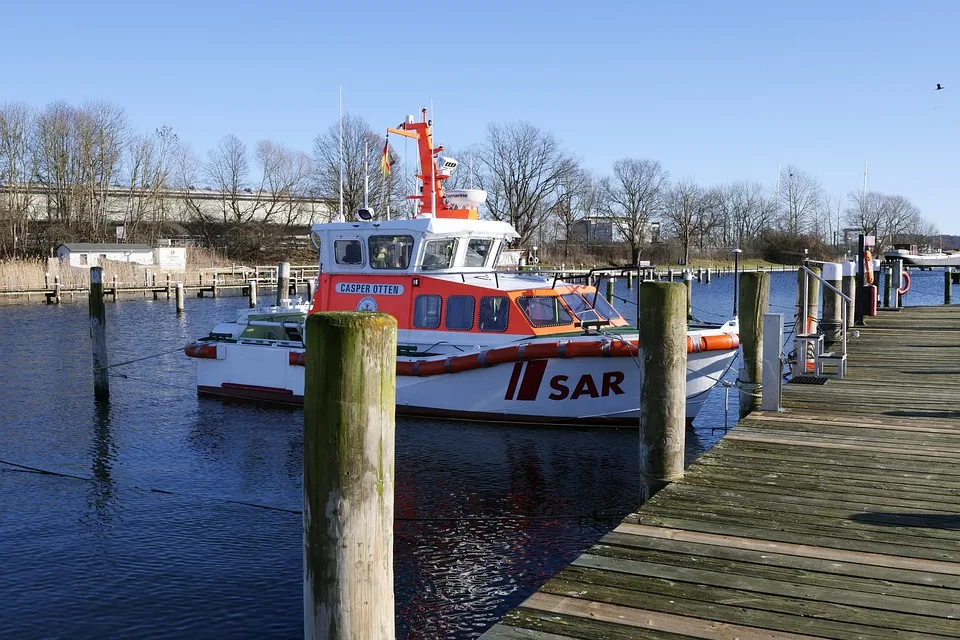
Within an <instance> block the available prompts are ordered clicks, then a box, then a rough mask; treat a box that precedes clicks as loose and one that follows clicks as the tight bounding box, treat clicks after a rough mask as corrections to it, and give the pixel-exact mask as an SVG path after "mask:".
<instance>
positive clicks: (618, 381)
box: [197, 343, 737, 426]
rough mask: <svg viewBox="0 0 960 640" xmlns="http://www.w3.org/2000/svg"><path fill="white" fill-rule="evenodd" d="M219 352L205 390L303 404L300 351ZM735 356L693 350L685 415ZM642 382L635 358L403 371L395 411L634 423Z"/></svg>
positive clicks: (201, 373)
mask: <svg viewBox="0 0 960 640" xmlns="http://www.w3.org/2000/svg"><path fill="white" fill-rule="evenodd" d="M216 353H217V356H216V357H215V358H213V357H207V358H200V359H198V360H197V390H198V392H199V393H200V394H202V395H209V396H219V397H224V398H238V399H246V400H256V401H264V402H275V403H280V404H288V405H296V404H302V402H303V391H304V367H303V366H302V360H303V359H302V355H300V354H301V353H302V349H299V350H298V349H294V348H287V347H280V346H267V345H251V344H240V343H226V344H219V345H217V347H216ZM736 353H737V352H736V349H727V350H714V351H703V352H698V353H690V354H688V359H687V369H688V373H687V404H686V415H687V418H688V419H691V420H692V419H693V418H694V417H696V415H697V413H699V411H700V409H701V407H702V406H703V403H704V401H705V400H706V398H707V395H708V393H709V391H710V389H712V388H713V387H714V386H715V385H716V384H717V382H718V381H719V380H720V378H721V377H722V376H723V374H724V373H725V372H726V371H727V369H728V368H729V366H730V364H731V363H732V361H733V359H734V358H735V357H736ZM291 354H292V355H291ZM640 383H641V380H640V369H639V366H638V364H637V360H636V359H635V357H633V356H622V357H572V358H540V359H530V360H520V361H516V362H504V363H502V364H497V365H495V366H488V367H482V368H474V369H471V370H466V371H460V372H450V373H443V374H440V375H427V376H420V375H398V376H397V412H398V413H400V414H405V415H420V416H435V417H443V418H457V419H466V420H479V421H484V422H521V423H544V424H559V425H606V426H624V425H636V424H637V421H638V420H639V415H640V410H639V398H640Z"/></svg>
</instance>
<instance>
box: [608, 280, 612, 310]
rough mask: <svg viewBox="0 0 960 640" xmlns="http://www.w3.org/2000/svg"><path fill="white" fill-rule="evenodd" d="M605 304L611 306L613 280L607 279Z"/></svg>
mask: <svg viewBox="0 0 960 640" xmlns="http://www.w3.org/2000/svg"><path fill="white" fill-rule="evenodd" d="M607 302H609V303H610V304H613V278H612V277H611V278H607Z"/></svg>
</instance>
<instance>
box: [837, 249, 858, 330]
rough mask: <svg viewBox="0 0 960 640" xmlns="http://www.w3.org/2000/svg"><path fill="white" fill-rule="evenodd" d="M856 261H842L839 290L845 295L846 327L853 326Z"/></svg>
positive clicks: (850, 327)
mask: <svg viewBox="0 0 960 640" xmlns="http://www.w3.org/2000/svg"><path fill="white" fill-rule="evenodd" d="M856 269H857V263H856V262H853V261H849V262H844V263H843V286H842V287H841V288H840V290H841V291H842V292H843V295H845V296H847V298H848V300H847V328H848V329H852V328H853V312H854V308H855V306H854V305H856V303H857V296H856V287H857V278H856Z"/></svg>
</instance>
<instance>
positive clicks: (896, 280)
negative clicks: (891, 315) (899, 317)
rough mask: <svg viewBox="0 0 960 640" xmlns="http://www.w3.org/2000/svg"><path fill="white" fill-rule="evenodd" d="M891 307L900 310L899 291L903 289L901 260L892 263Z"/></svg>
mask: <svg viewBox="0 0 960 640" xmlns="http://www.w3.org/2000/svg"><path fill="white" fill-rule="evenodd" d="M893 288H894V289H895V291H894V292H893V307H894V308H895V309H899V308H900V291H899V290H900V289H902V288H903V260H894V261H893Z"/></svg>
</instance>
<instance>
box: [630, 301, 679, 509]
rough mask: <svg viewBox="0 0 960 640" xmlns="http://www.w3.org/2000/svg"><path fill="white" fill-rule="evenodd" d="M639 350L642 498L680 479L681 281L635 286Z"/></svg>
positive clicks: (641, 499) (645, 498) (644, 498)
mask: <svg viewBox="0 0 960 640" xmlns="http://www.w3.org/2000/svg"><path fill="white" fill-rule="evenodd" d="M637 298H638V301H637V304H638V307H639V314H638V316H639V317H638V321H637V324H638V333H639V335H638V338H639V344H640V353H639V354H638V362H639V363H640V369H641V375H640V380H641V383H640V484H641V486H640V501H641V503H644V502H646V501H647V500H648V499H649V498H650V497H651V496H652V495H653V494H655V493H656V492H657V491H659V490H660V489H662V488H663V487H665V486H666V485H667V484H668V483H670V482H672V481H674V480H677V479H679V478H681V477H683V451H684V434H685V428H686V404H687V323H686V320H685V309H684V305H685V291H684V287H683V285H681V284H679V283H670V282H645V283H643V284H642V285H640V286H639V287H638V288H637Z"/></svg>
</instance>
